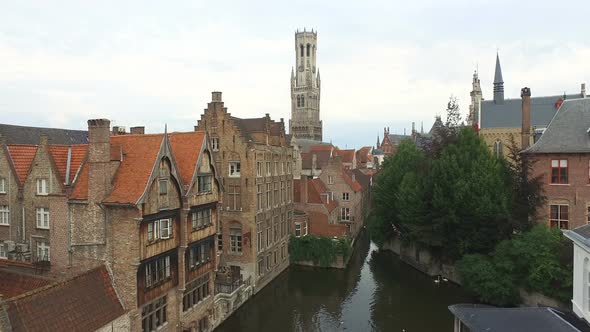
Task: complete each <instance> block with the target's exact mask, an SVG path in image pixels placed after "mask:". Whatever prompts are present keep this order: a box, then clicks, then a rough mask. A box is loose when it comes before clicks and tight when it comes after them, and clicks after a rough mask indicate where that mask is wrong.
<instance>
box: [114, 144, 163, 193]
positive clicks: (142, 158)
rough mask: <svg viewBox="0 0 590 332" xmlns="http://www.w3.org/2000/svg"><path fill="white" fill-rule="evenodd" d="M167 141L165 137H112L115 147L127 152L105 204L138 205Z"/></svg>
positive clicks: (124, 154)
mask: <svg viewBox="0 0 590 332" xmlns="http://www.w3.org/2000/svg"><path fill="white" fill-rule="evenodd" d="M163 138H164V134H154V135H120V136H111V146H113V145H120V146H121V148H122V149H123V161H122V162H121V165H119V168H118V169H117V172H116V174H115V179H114V181H113V190H112V191H111V194H110V195H109V196H108V197H107V198H106V199H105V200H104V202H105V203H122V204H127V203H130V204H135V203H137V201H138V200H139V198H140V197H141V195H142V194H143V192H144V191H145V188H146V186H147V185H148V180H149V178H150V175H151V173H152V169H153V167H154V163H155V162H156V157H157V156H158V152H159V151H160V146H161V144H162V140H163Z"/></svg>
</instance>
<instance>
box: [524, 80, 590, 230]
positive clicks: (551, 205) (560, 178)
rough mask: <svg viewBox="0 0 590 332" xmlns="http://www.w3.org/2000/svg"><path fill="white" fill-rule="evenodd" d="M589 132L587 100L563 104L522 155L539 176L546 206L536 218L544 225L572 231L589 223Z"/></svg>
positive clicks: (589, 121)
mask: <svg viewBox="0 0 590 332" xmlns="http://www.w3.org/2000/svg"><path fill="white" fill-rule="evenodd" d="M523 91H524V89H523ZM529 96H530V91H529ZM589 132H590V99H588V98H584V99H572V100H566V101H564V102H563V104H562V105H561V107H560V109H559V111H558V112H557V114H556V115H555V117H554V118H553V120H552V121H551V123H550V124H549V126H548V127H547V130H545V132H544V133H543V135H542V136H541V138H540V139H539V140H538V141H537V142H536V143H535V144H534V145H532V146H531V147H530V148H528V149H526V150H525V151H524V152H523V153H524V154H526V155H527V156H528V157H530V158H531V159H532V160H533V161H534V164H533V176H538V175H540V176H542V180H543V189H544V194H545V196H546V197H547V202H546V204H545V205H544V206H542V207H541V208H540V211H539V218H540V219H541V221H542V222H545V223H547V225H550V226H556V227H559V228H564V229H574V228H576V227H579V226H582V225H585V224H587V223H588V222H589V221H590V187H589V186H588V184H589V183H590V175H589V170H590V134H589Z"/></svg>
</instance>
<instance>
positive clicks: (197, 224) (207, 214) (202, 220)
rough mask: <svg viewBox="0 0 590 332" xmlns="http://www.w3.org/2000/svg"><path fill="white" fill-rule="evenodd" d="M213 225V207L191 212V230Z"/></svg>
mask: <svg viewBox="0 0 590 332" xmlns="http://www.w3.org/2000/svg"><path fill="white" fill-rule="evenodd" d="M211 225H213V209H212V208H205V209H198V210H193V211H192V212H191V226H192V229H193V231H196V230H199V229H203V228H206V227H209V226H211Z"/></svg>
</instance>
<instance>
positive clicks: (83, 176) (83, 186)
mask: <svg viewBox="0 0 590 332" xmlns="http://www.w3.org/2000/svg"><path fill="white" fill-rule="evenodd" d="M74 180H75V181H74ZM71 181H72V183H73V185H74V190H72V193H71V194H70V199H75V200H86V199H88V163H84V164H83V165H82V169H81V170H80V173H78V177H77V178H75V179H72V180H71Z"/></svg>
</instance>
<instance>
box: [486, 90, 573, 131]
mask: <svg viewBox="0 0 590 332" xmlns="http://www.w3.org/2000/svg"><path fill="white" fill-rule="evenodd" d="M580 97H581V95H580V94H571V95H566V96H565V100H567V99H575V98H580ZM559 99H563V95H560V96H547V97H533V98H531V125H532V126H533V127H543V128H544V127H547V126H548V125H549V122H551V119H553V116H554V115H555V112H557V108H556V106H555V105H556V103H557V101H558V100H559ZM480 122H481V123H480V128H520V127H522V99H521V98H514V99H504V102H503V103H502V104H496V103H494V101H493V100H484V101H482V102H481V121H480Z"/></svg>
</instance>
